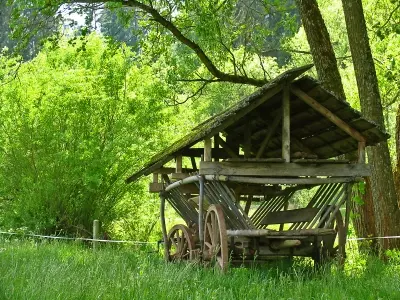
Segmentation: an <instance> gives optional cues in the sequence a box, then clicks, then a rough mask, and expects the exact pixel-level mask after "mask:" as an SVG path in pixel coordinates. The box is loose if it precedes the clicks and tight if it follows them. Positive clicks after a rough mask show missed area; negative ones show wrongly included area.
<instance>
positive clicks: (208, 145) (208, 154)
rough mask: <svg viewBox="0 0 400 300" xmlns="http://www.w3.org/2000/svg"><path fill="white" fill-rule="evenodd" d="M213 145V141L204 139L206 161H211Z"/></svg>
mask: <svg viewBox="0 0 400 300" xmlns="http://www.w3.org/2000/svg"><path fill="white" fill-rule="evenodd" d="M211 150H212V145H211V139H210V138H206V139H204V161H211V158H212V154H211Z"/></svg>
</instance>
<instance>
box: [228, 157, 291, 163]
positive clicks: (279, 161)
mask: <svg viewBox="0 0 400 300" xmlns="http://www.w3.org/2000/svg"><path fill="white" fill-rule="evenodd" d="M224 161H229V162H274V163H282V162H285V161H284V160H283V158H227V159H225V160H224Z"/></svg>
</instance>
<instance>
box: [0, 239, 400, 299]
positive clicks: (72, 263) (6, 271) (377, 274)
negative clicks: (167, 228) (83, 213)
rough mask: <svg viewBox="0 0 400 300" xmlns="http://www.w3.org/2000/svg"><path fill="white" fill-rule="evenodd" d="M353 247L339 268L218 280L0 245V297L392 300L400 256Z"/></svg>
mask: <svg viewBox="0 0 400 300" xmlns="http://www.w3.org/2000/svg"><path fill="white" fill-rule="evenodd" d="M350 246H351V244H350ZM354 248H355V247H354V245H353V247H352V248H350V249H349V251H348V252H349V254H348V259H347V262H346V265H345V269H344V270H339V269H338V268H337V267H336V266H335V265H333V266H332V267H330V268H327V269H325V270H319V271H315V270H314V268H313V267H312V263H311V261H308V260H305V259H296V260H294V262H293V263H292V264H291V265H288V264H285V263H276V262H275V263H270V264H268V265H266V266H250V267H246V268H245V267H236V268H230V269H229V271H228V272H227V273H226V274H221V273H220V272H219V271H218V270H216V269H213V268H205V267H203V266H199V265H196V264H193V263H192V264H190V263H179V264H177V263H166V262H164V260H163V258H162V256H161V254H160V253H158V252H157V251H156V249H154V248H137V247H132V246H115V245H112V246H109V245H107V246H102V247H101V248H100V249H99V250H98V251H95V252H94V251H93V250H92V249H91V248H90V247H89V246H88V245H85V244H81V243H75V242H59V241H51V242H49V241H42V240H40V241H39V240H15V239H14V240H10V239H0V270H1V274H0V299H13V300H14V299H41V300H42V299H52V300H54V299H79V300H81V299H363V300H367V299H400V253H399V252H392V253H391V255H390V259H389V261H388V262H382V261H380V260H378V259H377V258H375V257H371V256H368V255H365V254H364V255H360V254H358V253H357V251H355V250H354Z"/></svg>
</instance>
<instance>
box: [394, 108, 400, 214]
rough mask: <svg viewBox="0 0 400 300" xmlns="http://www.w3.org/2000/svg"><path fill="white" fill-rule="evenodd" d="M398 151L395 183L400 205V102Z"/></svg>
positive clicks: (397, 117) (397, 136)
mask: <svg viewBox="0 0 400 300" xmlns="http://www.w3.org/2000/svg"><path fill="white" fill-rule="evenodd" d="M396 151H397V153H396V154H397V162H396V170H395V173H394V183H395V187H396V192H397V203H398V205H399V206H400V104H399V106H398V108H397V116H396Z"/></svg>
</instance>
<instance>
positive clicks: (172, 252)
mask: <svg viewBox="0 0 400 300" xmlns="http://www.w3.org/2000/svg"><path fill="white" fill-rule="evenodd" d="M166 246H167V251H166V260H167V261H181V260H189V259H190V258H191V253H192V251H193V249H194V238H193V235H192V232H191V230H190V229H189V228H188V227H187V226H185V225H182V224H178V225H175V226H174V227H172V228H171V230H170V231H169V233H168V239H167V245H166Z"/></svg>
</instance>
